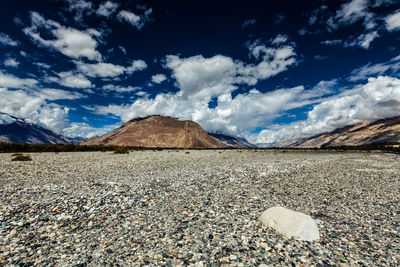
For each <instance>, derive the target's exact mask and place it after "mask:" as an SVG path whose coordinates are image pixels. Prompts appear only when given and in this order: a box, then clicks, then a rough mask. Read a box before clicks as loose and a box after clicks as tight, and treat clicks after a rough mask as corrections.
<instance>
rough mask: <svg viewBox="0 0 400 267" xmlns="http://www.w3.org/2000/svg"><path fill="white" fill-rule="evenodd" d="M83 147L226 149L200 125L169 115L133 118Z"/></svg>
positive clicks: (85, 142) (89, 140) (91, 139)
mask: <svg viewBox="0 0 400 267" xmlns="http://www.w3.org/2000/svg"><path fill="white" fill-rule="evenodd" d="M79 144H82V145H118V146H142V147H171V148H172V147H174V148H221V147H225V145H224V144H222V143H221V142H219V141H218V140H217V139H215V138H213V137H212V136H210V135H209V134H208V133H207V132H206V131H204V130H203V129H202V128H201V127H200V125H198V124H197V123H195V122H193V121H179V120H177V119H175V118H171V117H165V116H150V117H146V118H140V119H132V120H130V121H128V122H127V123H125V124H124V125H122V126H121V127H120V128H118V129H116V130H114V131H112V132H109V133H107V134H105V135H103V136H96V137H93V138H90V139H88V140H86V141H82V142H79Z"/></svg>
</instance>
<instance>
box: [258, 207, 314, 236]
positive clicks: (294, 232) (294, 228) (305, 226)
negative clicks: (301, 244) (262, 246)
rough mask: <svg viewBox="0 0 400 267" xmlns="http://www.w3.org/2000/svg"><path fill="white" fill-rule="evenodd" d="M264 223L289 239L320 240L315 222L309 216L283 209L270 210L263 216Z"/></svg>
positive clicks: (274, 208)
mask: <svg viewBox="0 0 400 267" xmlns="http://www.w3.org/2000/svg"><path fill="white" fill-rule="evenodd" d="M261 221H262V223H263V224H264V225H265V226H267V227H271V228H272V229H274V230H276V231H277V232H279V233H280V234H282V235H284V236H286V237H287V238H292V236H293V237H294V238H296V239H299V240H306V241H313V240H317V239H319V230H318V227H317V225H316V223H315V221H314V220H313V219H312V218H311V217H310V216H308V215H306V214H304V213H300V212H297V211H293V210H290V209H286V208H283V207H273V208H269V209H267V210H266V211H264V212H263V213H262V214H261Z"/></svg>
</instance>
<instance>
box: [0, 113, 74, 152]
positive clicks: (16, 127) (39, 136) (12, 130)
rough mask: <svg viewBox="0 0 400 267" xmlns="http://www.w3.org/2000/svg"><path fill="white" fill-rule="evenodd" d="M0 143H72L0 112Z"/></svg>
mask: <svg viewBox="0 0 400 267" xmlns="http://www.w3.org/2000/svg"><path fill="white" fill-rule="evenodd" d="M0 142H4V143H27V144H71V143H73V141H71V140H70V139H68V138H67V137H65V136H63V135H61V134H59V133H56V132H53V131H51V130H49V129H46V128H44V127H42V126H39V125H36V124H33V123H29V122H27V121H26V120H25V119H21V118H18V117H15V116H12V115H10V114H7V113H4V112H0Z"/></svg>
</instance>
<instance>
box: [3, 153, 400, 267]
mask: <svg viewBox="0 0 400 267" xmlns="http://www.w3.org/2000/svg"><path fill="white" fill-rule="evenodd" d="M185 152H186V153H185ZM30 155H31V156H32V161H30V162H12V161H11V154H0V265H13V264H14V265H23V266H29V265H40V266H54V265H58V266H74V265H75V266H85V265H90V266H102V265H103V266H105V265H106V266H110V264H112V265H116V264H119V265H121V266H126V265H138V266H139V265H140V266H144V265H148V266H157V265H169V266H178V265H182V266H184V265H194V266H218V265H231V266H266V265H271V266H276V265H282V266H287V265H290V264H294V265H296V266H301V264H303V265H304V266H311V265H315V266H324V265H325V266H329V265H335V266H337V265H340V264H343V266H346V265H349V266H359V265H361V266H362V265H365V266H371V265H377V266H378V265H384V266H398V265H399V264H400V201H399V191H400V164H399V159H400V155H395V154H383V153H371V154H369V153H364V152H359V153H350V152H348V153H326V152H307V153H305V152H290V151H288V152H286V153H284V152H282V151H278V152H276V151H261V150H260V151H254V150H243V151H238V150H236V151H212V150H210V151H192V150H191V151H190V153H187V151H168V150H165V151H135V152H131V153H130V154H129V155H114V154H112V153H110V152H88V153H86V152H85V153H79V152H78V153H59V154H55V153H38V154H34V153H31V154H30ZM273 206H284V207H288V208H290V209H293V210H296V211H300V212H303V213H306V214H309V215H311V216H312V217H313V218H314V219H315V220H316V221H317V224H318V227H319V230H320V235H321V239H320V240H318V241H314V242H307V241H298V240H292V239H287V238H285V237H283V236H281V235H279V234H278V233H276V232H275V231H273V230H271V229H265V228H263V226H262V223H261V222H260V219H259V217H260V215H261V213H262V212H263V211H264V210H266V209H267V208H270V207H273Z"/></svg>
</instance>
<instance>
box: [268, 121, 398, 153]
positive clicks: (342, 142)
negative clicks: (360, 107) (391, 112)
mask: <svg viewBox="0 0 400 267" xmlns="http://www.w3.org/2000/svg"><path fill="white" fill-rule="evenodd" d="M372 144H400V116H396V117H392V118H385V119H379V120H376V121H372V122H367V121H363V122H360V123H357V124H354V125H347V126H344V127H341V128H336V129H334V130H332V131H330V132H325V133H320V134H317V135H313V136H310V137H306V138H296V139H292V140H288V141H284V142H279V143H276V144H274V146H275V147H303V148H307V147H333V146H359V145H372Z"/></svg>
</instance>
